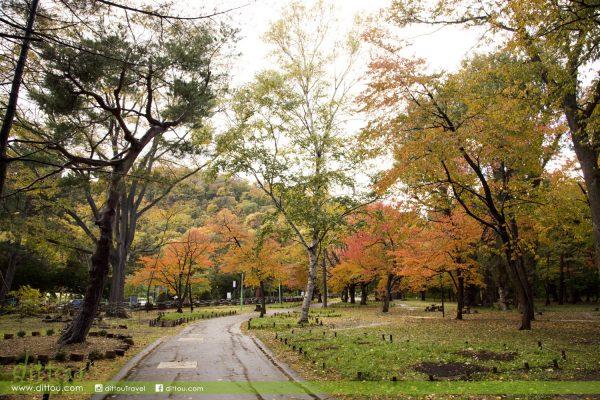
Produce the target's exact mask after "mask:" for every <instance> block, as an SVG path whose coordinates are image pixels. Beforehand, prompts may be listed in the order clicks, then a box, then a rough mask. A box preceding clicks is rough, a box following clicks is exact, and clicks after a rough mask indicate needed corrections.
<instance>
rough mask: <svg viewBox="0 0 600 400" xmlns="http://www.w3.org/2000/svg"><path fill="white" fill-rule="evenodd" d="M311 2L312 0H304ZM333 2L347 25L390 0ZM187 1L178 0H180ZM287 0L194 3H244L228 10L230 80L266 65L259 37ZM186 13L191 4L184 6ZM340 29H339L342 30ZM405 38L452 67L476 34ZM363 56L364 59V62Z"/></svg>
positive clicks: (425, 32) (417, 30)
mask: <svg viewBox="0 0 600 400" xmlns="http://www.w3.org/2000/svg"><path fill="white" fill-rule="evenodd" d="M180 1H181V0H180ZM304 2H305V3H307V4H311V3H313V0H304ZM325 2H326V3H331V4H333V5H334V6H335V7H336V8H337V10H338V11H339V19H340V21H341V23H342V24H344V23H347V24H348V25H350V24H351V23H352V22H353V20H354V16H355V15H359V16H366V15H368V14H372V13H377V12H378V11H379V10H380V9H382V8H384V7H387V6H388V5H389V3H390V0H325ZM183 3H186V4H187V5H189V2H187V1H185V2H184V1H182V4H183ZM288 3H289V2H288V1H286V0H210V1H198V2H195V3H193V4H194V6H202V7H205V10H206V9H212V8H216V9H217V10H225V9H229V8H234V7H238V6H241V5H246V6H245V7H243V8H241V9H239V10H236V11H232V12H230V13H228V15H227V18H228V19H229V20H230V22H231V23H232V24H233V25H234V26H237V27H239V28H240V36H241V38H242V39H241V41H240V42H239V51H240V52H241V53H242V56H241V57H240V58H239V59H238V60H237V61H236V62H234V65H233V70H232V71H231V72H232V76H233V84H234V85H237V84H242V83H244V82H247V81H249V80H251V79H252V77H253V76H254V74H255V73H256V72H258V71H260V70H261V69H264V68H267V67H268V66H269V59H268V52H269V48H268V47H267V46H266V45H265V44H264V43H263V42H262V40H261V37H262V35H263V34H264V32H265V31H266V30H267V29H268V27H269V25H270V23H271V22H273V21H275V20H277V19H278V17H279V15H280V11H281V9H282V8H283V7H285V6H286V4H288ZM186 10H187V11H186V13H191V12H192V11H191V8H190V7H186ZM343 31H344V30H342V32H343ZM402 35H403V36H404V37H405V38H412V39H413V41H414V44H415V46H414V55H417V56H420V57H424V58H426V59H427V60H428V61H429V63H430V65H431V66H432V67H433V68H435V69H445V70H454V69H456V68H457V67H458V66H459V64H460V61H461V60H462V58H463V57H464V56H465V54H467V53H469V52H471V51H473V49H474V46H475V45H476V43H477V41H478V36H477V35H476V34H475V33H474V32H473V31H472V30H471V31H469V32H467V31H465V30H462V29H459V28H457V27H446V28H443V29H439V28H437V27H416V26H415V27H411V28H407V29H405V30H403V31H402ZM366 62H367V60H365V63H366Z"/></svg>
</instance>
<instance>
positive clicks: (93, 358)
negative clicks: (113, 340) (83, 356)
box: [88, 350, 104, 361]
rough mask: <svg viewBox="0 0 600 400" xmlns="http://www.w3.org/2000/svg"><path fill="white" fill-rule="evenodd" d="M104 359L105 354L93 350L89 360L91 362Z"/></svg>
mask: <svg viewBox="0 0 600 400" xmlns="http://www.w3.org/2000/svg"><path fill="white" fill-rule="evenodd" d="M103 357H104V354H102V353H101V352H99V351H98V350H92V351H91V352H90V354H88V358H89V359H90V361H96V360H101V359H102V358H103Z"/></svg>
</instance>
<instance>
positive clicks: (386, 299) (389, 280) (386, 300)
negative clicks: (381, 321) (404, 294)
mask: <svg viewBox="0 0 600 400" xmlns="http://www.w3.org/2000/svg"><path fill="white" fill-rule="evenodd" d="M393 285H394V275H393V274H391V273H389V272H388V274H387V277H386V281H385V295H384V296H383V309H382V310H381V311H382V312H388V311H390V298H391V296H392V286H393Z"/></svg>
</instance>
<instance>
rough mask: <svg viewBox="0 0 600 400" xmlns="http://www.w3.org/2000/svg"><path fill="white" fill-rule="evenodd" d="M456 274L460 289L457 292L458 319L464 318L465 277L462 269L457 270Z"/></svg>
mask: <svg viewBox="0 0 600 400" xmlns="http://www.w3.org/2000/svg"><path fill="white" fill-rule="evenodd" d="M456 275H457V281H458V288H457V289H458V290H457V293H456V300H457V301H456V319H463V307H464V304H465V303H464V302H465V277H464V276H463V274H462V271H461V270H460V269H458V270H457V271H456Z"/></svg>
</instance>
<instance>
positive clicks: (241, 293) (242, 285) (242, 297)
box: [240, 272, 244, 310]
mask: <svg viewBox="0 0 600 400" xmlns="http://www.w3.org/2000/svg"><path fill="white" fill-rule="evenodd" d="M243 308H244V273H243V272H242V280H241V281H240V310H241V309H243Z"/></svg>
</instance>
